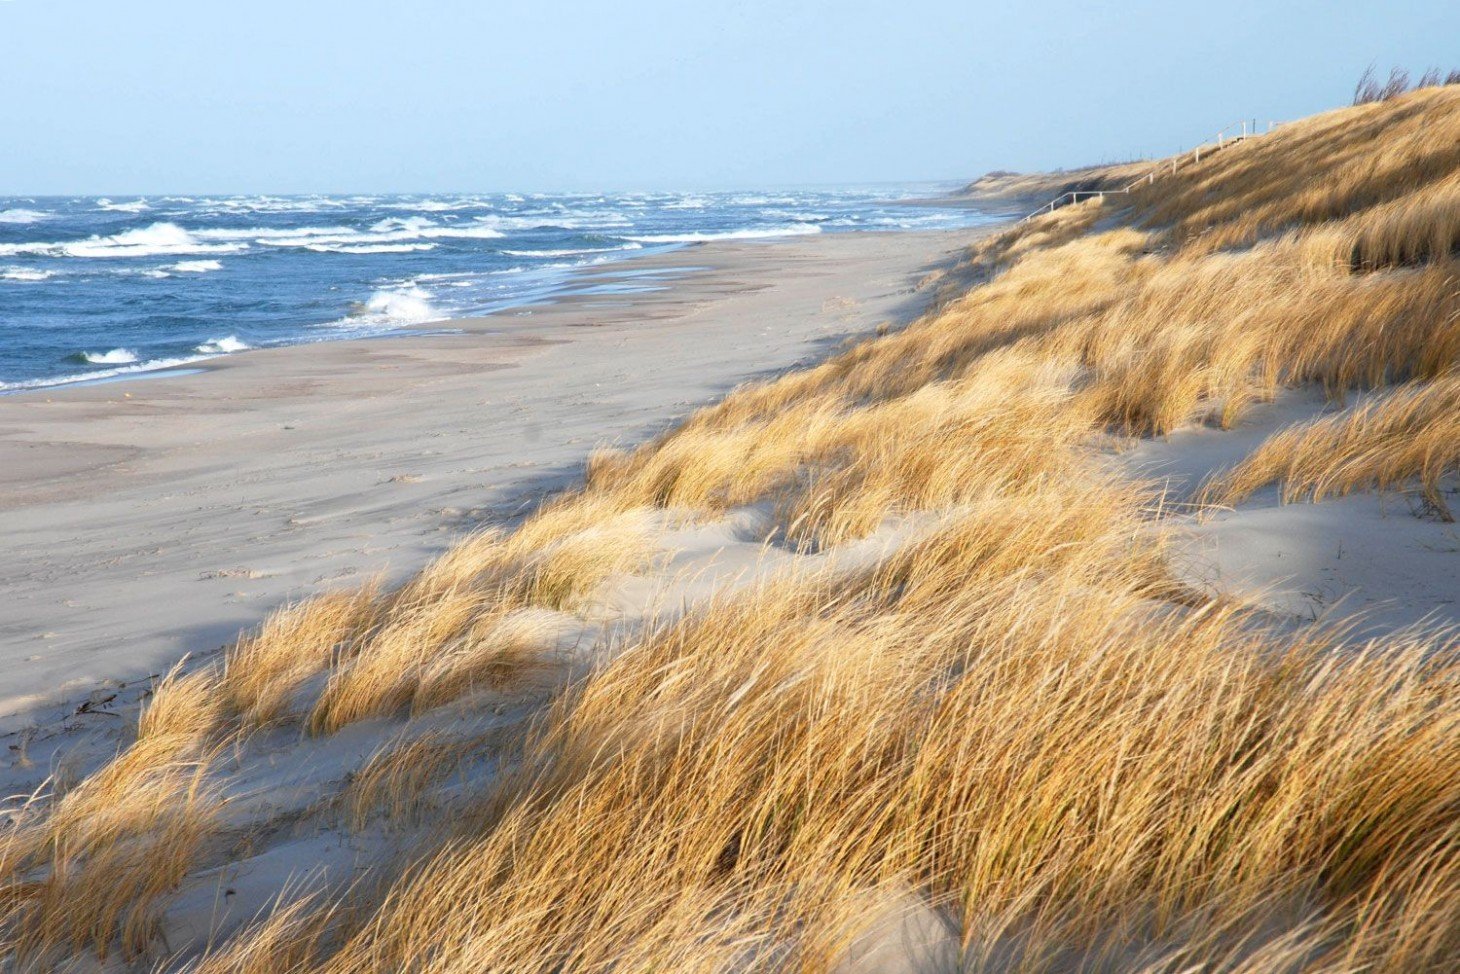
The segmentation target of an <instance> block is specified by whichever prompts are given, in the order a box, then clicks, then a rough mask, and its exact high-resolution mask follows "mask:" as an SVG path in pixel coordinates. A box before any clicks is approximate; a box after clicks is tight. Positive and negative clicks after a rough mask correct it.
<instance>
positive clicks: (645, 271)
mask: <svg viewBox="0 0 1460 974" xmlns="http://www.w3.org/2000/svg"><path fill="white" fill-rule="evenodd" d="M980 235H981V234H980V232H979V231H958V232H911V233H878V234H839V235H831V234H828V235H824V236H814V237H801V238H797V239H792V240H786V241H754V242H741V243H731V242H724V243H713V244H704V245H698V246H693V247H687V248H684V249H682V250H679V251H677V252H674V253H672V254H669V255H662V256H654V257H647V258H643V259H638V260H629V261H624V262H620V263H615V264H611V265H600V266H598V267H596V268H592V269H589V270H587V271H585V273H584V274H583V275H582V277H581V279H580V282H579V283H578V285H577V286H576V288H575V290H576V292H577V293H576V294H573V295H572V296H570V297H567V298H564V299H561V300H559V301H557V302H556V303H553V304H551V305H542V306H537V307H532V308H523V309H517V310H515V311H508V312H504V313H501V314H498V315H494V316H490V317H484V318H475V319H466V320H455V321H449V322H442V323H438V324H434V325H426V326H423V327H421V328H417V329H414V330H413V331H414V332H415V333H413V334H404V333H403V334H402V335H401V336H400V337H389V338H381V339H369V340H355V341H340V342H330V343H320V344H315V345H306V346H294V347H288V348H281V349H272V350H259V351H252V352H247V353H244V354H240V355H235V356H230V357H227V358H222V359H217V360H214V361H212V362H209V363H206V367H205V368H203V369H202V370H200V371H196V372H192V373H190V374H181V375H168V374H162V375H154V376H146V377H142V378H139V379H136V380H132V381H122V382H106V383H98V384H94V385H89V386H84V387H70V388H56V389H47V390H39V391H35V392H29V393H24V394H18V395H11V396H5V397H0V455H3V456H4V458H5V460H4V462H3V463H0V531H3V534H4V537H5V538H6V557H5V558H4V559H3V564H0V592H3V593H4V598H3V599H0V647H3V649H0V667H3V669H4V672H5V673H6V681H5V687H4V690H3V695H0V730H3V731H9V730H14V729H15V728H16V727H19V726H22V725H24V724H25V723H26V722H27V721H28V720H30V719H31V716H32V715H33V713H34V712H35V711H36V708H38V707H40V708H45V707H46V705H49V704H59V703H65V702H68V701H70V699H71V697H73V696H76V695H78V694H85V693H87V692H90V691H91V690H92V689H94V688H95V687H97V686H99V685H105V684H106V682H107V681H132V680H136V679H138V678H145V677H147V676H149V675H151V674H156V673H160V672H162V671H164V670H166V669H167V668H168V667H170V666H171V665H173V664H174V663H176V662H177V661H178V660H179V659H181V658H182V657H183V656H184V655H185V654H200V653H208V652H211V651H215V650H217V649H218V648H219V647H220V646H221V645H222V644H223V643H225V642H228V641H230V640H232V639H233V638H234V637H235V636H236V635H237V634H238V633H239V631H240V630H242V629H246V628H249V627H252V626H254V625H256V624H257V623H258V622H259V621H260V620H262V619H263V617H264V616H265V615H266V614H267V613H268V612H269V611H270V610H271V609H273V608H275V607H277V606H279V605H281V604H284V603H286V602H289V601H293V600H296V599H299V598H303V597H305V596H308V595H310V594H313V593H316V592H319V591H323V590H328V589H330V588H333V587H340V586H344V585H356V584H359V583H360V582H362V581H363V580H365V579H366V578H367V577H369V576H371V575H372V574H374V573H383V574H385V575H386V576H387V577H389V578H392V579H394V578H398V577H400V576H402V575H404V574H405V573H407V572H409V571H411V570H414V569H417V568H419V567H420V566H421V564H422V563H424V562H425V561H426V560H427V559H428V558H429V557H431V556H432V555H434V554H437V553H439V552H440V551H442V550H443V549H444V548H445V547H446V546H447V545H448V544H449V543H450V542H451V541H453V540H454V539H457V538H459V537H461V536H462V535H463V534H465V533H467V532H469V531H471V530H472V529H473V528H474V527H478V526H480V525H482V524H484V523H488V522H492V523H500V522H502V521H503V520H506V519H510V517H511V516H512V514H513V513H514V512H516V511H518V510H520V509H521V508H522V507H523V506H524V504H525V503H528V502H530V501H531V500H533V499H535V498H537V497H540V496H541V495H542V494H543V493H544V492H547V491H551V490H554V489H555V488H558V487H561V486H563V485H564V484H567V483H571V482H573V481H574V480H576V479H577V478H578V477H579V476H580V474H581V470H582V465H583V463H584V461H585V460H586V458H587V457H588V455H589V454H590V452H591V451H592V450H593V449H594V448H595V447H596V446H598V445H600V444H604V443H617V444H634V443H637V442H641V441H642V440H644V439H645V438H647V437H648V436H650V435H652V434H653V433H655V432H656V431H658V430H660V429H662V428H664V427H665V426H666V425H668V424H670V423H671V422H672V421H674V420H675V419H677V418H679V417H682V416H683V415H684V414H686V413H687V412H689V411H690V410H691V409H693V408H694V407H696V406H698V405H701V404H703V403H705V402H707V401H712V400H714V399H716V398H718V397H719V396H722V395H723V394H724V393H725V392H726V391H727V390H729V389H730V388H732V387H733V386H735V385H736V384H738V383H740V382H743V381H745V380H747V379H751V378H755V377H757V376H764V375H769V374H774V373H776V372H778V371H780V370H782V369H785V368H788V367H791V366H794V365H797V364H804V363H806V362H808V361H811V360H814V359H817V358H819V357H823V356H825V355H827V354H829V353H830V352H831V351H833V350H835V349H836V348H838V347H839V346H840V345H841V343H842V342H843V341H844V340H845V339H846V338H848V337H850V336H854V335H860V334H865V333H867V332H868V331H870V330H872V329H874V328H875V327H876V326H877V325H878V324H879V323H882V322H885V321H894V322H897V321H905V320H907V319H908V318H910V317H911V316H913V315H915V314H916V313H917V312H918V310H919V309H920V308H921V307H923V305H924V304H925V302H926V301H927V300H928V297H929V294H928V292H925V291H919V290H917V284H918V282H919V281H920V280H921V279H922V278H924V277H925V276H926V275H927V274H929V273H930V272H931V271H933V270H935V269H936V268H938V267H939V266H940V265H943V264H946V263H947V262H948V261H949V260H950V259H951V258H952V257H954V256H955V254H956V253H957V252H958V251H959V250H960V249H961V248H962V247H963V246H964V245H966V244H968V243H969V242H971V241H972V240H974V239H976V238H977V237H978V236H980ZM625 287H633V288H637V289H639V290H638V291H637V293H632V294H624V293H613V292H615V291H619V290H621V289H623V288H625ZM605 292H607V293H605Z"/></svg>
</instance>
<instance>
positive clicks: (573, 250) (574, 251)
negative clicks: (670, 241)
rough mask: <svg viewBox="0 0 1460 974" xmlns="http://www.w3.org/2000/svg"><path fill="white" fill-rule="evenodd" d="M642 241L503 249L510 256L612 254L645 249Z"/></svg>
mask: <svg viewBox="0 0 1460 974" xmlns="http://www.w3.org/2000/svg"><path fill="white" fill-rule="evenodd" d="M643 249H644V245H643V244H641V243H626V244H624V245H623V246H621V247H570V248H568V249H566V250H503V251H500V252H501V253H504V254H506V255H507V256H508V257H577V256H579V255H582V254H611V253H617V252H619V251H622V250H643Z"/></svg>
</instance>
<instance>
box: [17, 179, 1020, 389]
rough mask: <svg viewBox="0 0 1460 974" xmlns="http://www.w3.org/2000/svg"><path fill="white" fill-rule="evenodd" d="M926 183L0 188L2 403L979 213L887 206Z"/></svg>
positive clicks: (921, 192)
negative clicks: (792, 241) (690, 258)
mask: <svg viewBox="0 0 1460 974" xmlns="http://www.w3.org/2000/svg"><path fill="white" fill-rule="evenodd" d="M936 189H937V188H936V187H929V186H881V187H877V188H873V189H844V190H822V191H784V192H765V193H623V194H604V195H594V194H578V195H515V194H497V195H492V194H488V195H461V196H454V195H453V196H285V197H277V196H216V197H214V196H210V197H202V196H199V197H189V196H155V197H147V198H136V197H126V198H121V197H118V198H105V197H65V198H47V197H0V393H3V392H14V391H17V390H22V389H31V388H38V387H44V386H50V385H60V384H65V383H71V382H78V381H87V380H95V379H104V378H109V377H116V376H123V375H129V374H135V373H140V372H145V371H150V370H156V369H164V368H176V367H179V366H185V365H188V364H189V363H193V362H198V361H203V360H206V359H208V358H213V357H217V356H221V355H231V354H235V353H237V352H241V351H245V350H247V349H250V348H262V347H267V346H274V345H290V344H300V343H306V342H316V341H328V340H331V339H340V338H358V337H364V336H373V335H385V334H390V333H391V332H393V331H398V330H399V329H400V328H402V327H403V326H406V325H412V324H418V323H421V322H425V321H435V320H438V319H449V318H455V317H463V316H467V315H475V314H483V313H489V312H494V311H500V310H504V309H508V308H513V307H518V306H522V305H527V304H531V303H534V302H539V301H542V300H544V299H550V298H551V297H552V296H553V295H555V294H560V293H565V292H566V291H569V290H571V289H572V288H573V281H574V276H575V272H576V271H577V270H578V269H580V268H583V267H588V266H592V265H595V264H603V263H608V262H611V261H622V260H631V259H633V258H634V257H636V256H641V255H644V254H651V253H661V252H663V251H665V250H670V249H674V248H678V247H684V246H687V245H690V244H693V243H695V242H698V241H706V240H734V239H759V238H766V239H770V238H776V237H787V236H794V235H798V234H813V233H839V232H855V231H879V230H882V231H885V230H906V229H938V228H956V227H964V226H973V225H977V224H979V223H984V222H988V221H990V220H992V219H994V218H995V217H994V216H993V215H991V214H987V213H980V212H977V211H972V210H965V209H955V208H947V207H924V206H917V205H912V204H908V203H905V202H899V201H900V200H906V199H909V198H912V197H917V196H926V195H929V194H931V193H932V192H934V191H936Z"/></svg>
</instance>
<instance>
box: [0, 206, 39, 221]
mask: <svg viewBox="0 0 1460 974" xmlns="http://www.w3.org/2000/svg"><path fill="white" fill-rule="evenodd" d="M49 218H50V214H49V213H42V212H41V211H40V210H25V209H14V210H0V223H39V222H40V221H42V220H45V219H49Z"/></svg>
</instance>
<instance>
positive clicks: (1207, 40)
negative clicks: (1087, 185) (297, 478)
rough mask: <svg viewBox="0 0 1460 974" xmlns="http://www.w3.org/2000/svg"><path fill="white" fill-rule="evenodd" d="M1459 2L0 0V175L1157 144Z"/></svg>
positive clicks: (874, 166) (857, 172)
mask: <svg viewBox="0 0 1460 974" xmlns="http://www.w3.org/2000/svg"><path fill="white" fill-rule="evenodd" d="M1457 38H1460V4H1454V3H1444V2H1435V0H1429V2H1425V3H1412V2H1392V0H1386V2H1385V3H1375V2H1373V0H1365V2H1347V0H1345V2H1326V3H1319V2H1287V3H1285V2H1281V0H1276V2H1273V0H1267V2H1254V0H1228V2H1224V3H1220V4H1218V3H1186V2H1160V3H1157V2H1134V3H1122V4H1113V3H1108V4H1099V3H1073V2H1065V0H1038V2H1035V3H1031V4H1021V3H1018V2H1013V3H997V4H985V3H977V2H971V0H950V2H932V0H902V2H892V0H885V2H879V3H863V2H859V0H838V2H822V0H809V2H791V0H783V2H759V0H757V2H741V3H736V2H733V0H721V2H713V0H712V2H695V0H677V2H673V3H669V2H657V0H655V2H633V0H621V2H599V3H588V2H564V0H537V2H527V3H523V2H516V0H504V2H495V0H471V2H468V0H410V2H404V0H400V2H390V3H386V2H376V0H288V2H284V0H237V2H221V3H220V2H214V3H203V2H197V0H192V2H180V0H0V92H3V97H0V131H3V132H4V133H5V140H4V148H3V152H0V193H10V194H40V193H111V194H121V193H158V192H280V193H284V192H333V191H339V192H346V191H357V192H381V191H391V190H397V191H437V192H440V191H451V190H464V191H490V190H502V191H507V190H574V189H582V190H591V189H708V188H719V187H726V188H729V187H750V186H772V185H797V184H812V183H860V182H868V181H883V180H921V179H962V178H966V177H971V176H975V175H977V174H979V173H981V172H983V171H985V170H988V169H991V168H1010V169H1034V168H1048V167H1053V166H1062V165H1063V166H1074V165H1079V164H1082V163H1087V162H1099V161H1107V160H1111V159H1117V158H1129V157H1133V156H1138V155H1149V154H1155V153H1166V152H1169V151H1172V150H1174V149H1176V148H1179V147H1182V146H1185V145H1188V144H1190V143H1192V142H1194V141H1197V140H1199V139H1200V138H1201V137H1202V136H1203V135H1204V134H1207V133H1209V132H1211V131H1214V130H1215V129H1216V128H1217V127H1219V126H1221V125H1222V124H1224V123H1226V122H1229V121H1232V120H1234V119H1237V118H1242V117H1244V116H1245V117H1257V118H1261V119H1263V120H1264V121H1265V120H1267V119H1269V118H1273V119H1283V118H1292V117H1296V116H1299V115H1304V114H1308V113H1311V112H1313V111H1317V110H1320V109H1323V108H1326V107H1332V106H1336V105H1339V104H1342V103H1344V102H1346V101H1347V100H1348V98H1349V95H1350V93H1351V91H1352V88H1353V83H1354V80H1355V78H1356V77H1357V75H1358V74H1359V73H1360V72H1361V71H1362V70H1363V68H1364V67H1365V66H1366V65H1367V64H1369V63H1370V62H1371V61H1372V62H1377V63H1378V64H1379V65H1380V66H1381V67H1385V68H1387V66H1388V65H1390V64H1402V65H1406V66H1408V67H1410V68H1411V69H1414V70H1415V71H1418V70H1420V69H1422V68H1424V67H1425V66H1427V65H1430V64H1434V65H1439V66H1443V67H1445V68H1449V67H1460V47H1457V46H1456V44H1455V40H1456V39H1457Z"/></svg>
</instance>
